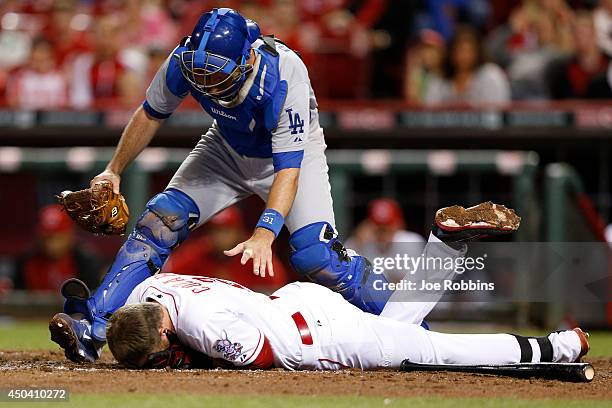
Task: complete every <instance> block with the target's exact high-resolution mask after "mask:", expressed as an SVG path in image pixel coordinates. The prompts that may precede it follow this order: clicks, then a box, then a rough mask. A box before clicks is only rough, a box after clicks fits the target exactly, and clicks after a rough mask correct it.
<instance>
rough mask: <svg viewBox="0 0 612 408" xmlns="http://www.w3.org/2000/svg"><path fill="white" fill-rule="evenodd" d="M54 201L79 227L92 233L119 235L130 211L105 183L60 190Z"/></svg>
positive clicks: (110, 186) (124, 228)
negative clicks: (62, 207)
mask: <svg viewBox="0 0 612 408" xmlns="http://www.w3.org/2000/svg"><path fill="white" fill-rule="evenodd" d="M57 200H58V201H59V203H60V204H61V205H63V206H64V209H65V210H66V212H67V213H68V215H69V216H70V218H72V219H73V220H74V222H76V223H77V224H78V225H79V226H80V227H81V228H83V229H84V230H86V231H89V232H92V233H94V234H106V235H123V234H125V230H126V228H127V223H128V219H129V216H130V212H129V209H128V206H127V204H126V203H125V199H124V198H123V196H122V195H121V194H115V193H114V192H113V185H112V184H111V183H110V182H109V181H103V182H100V183H96V184H94V185H93V186H92V187H91V188H88V189H85V190H80V191H63V192H62V193H60V194H59V195H58V196H57Z"/></svg>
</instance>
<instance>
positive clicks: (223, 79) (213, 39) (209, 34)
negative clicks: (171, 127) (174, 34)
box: [174, 8, 259, 101]
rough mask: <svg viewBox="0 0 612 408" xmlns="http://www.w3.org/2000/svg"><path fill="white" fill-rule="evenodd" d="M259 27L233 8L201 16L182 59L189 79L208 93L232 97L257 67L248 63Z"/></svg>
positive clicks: (179, 56)
mask: <svg viewBox="0 0 612 408" xmlns="http://www.w3.org/2000/svg"><path fill="white" fill-rule="evenodd" d="M258 37H259V27H257V24H256V23H255V22H253V21H250V20H246V19H245V18H244V17H243V16H242V15H240V13H238V12H236V11H235V10H233V9H230V8H218V9H217V8H216V9H213V10H212V11H209V12H208V13H205V14H203V15H202V17H200V19H199V20H198V23H197V24H196V26H195V27H194V29H193V33H192V34H191V37H189V40H188V41H187V43H186V44H185V45H186V47H187V50H185V51H182V52H180V53H178V54H175V55H174V56H175V57H176V58H178V60H179V65H180V67H181V72H182V74H183V76H184V77H185V79H186V80H187V81H188V82H189V83H190V84H191V85H192V86H193V87H194V88H196V89H197V90H198V91H200V92H202V93H203V94H204V95H206V96H208V97H210V98H213V99H219V100H222V101H228V100H231V99H232V98H233V97H234V96H235V95H236V94H237V93H238V91H239V90H240V87H241V86H242V84H243V83H244V81H245V79H246V76H247V74H248V73H249V72H251V71H252V70H253V67H252V66H251V65H249V64H247V63H246V62H247V60H248V59H249V56H250V50H251V44H252V43H253V42H254V41H255V40H256V39H257V38H258Z"/></svg>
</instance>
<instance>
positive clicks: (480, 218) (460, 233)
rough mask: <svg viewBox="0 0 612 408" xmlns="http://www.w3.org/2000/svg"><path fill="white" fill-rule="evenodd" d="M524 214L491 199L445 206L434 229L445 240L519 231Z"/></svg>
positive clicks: (458, 239)
mask: <svg viewBox="0 0 612 408" xmlns="http://www.w3.org/2000/svg"><path fill="white" fill-rule="evenodd" d="M520 224H521V217H519V216H518V215H516V213H515V212H514V210H513V209H511V208H507V207H505V206H503V205H501V204H494V203H492V202H491V201H487V202H485V203H481V204H478V205H475V206H473V207H469V208H464V207H461V206H459V205H453V206H451V207H445V208H442V209H440V210H438V211H437V212H436V217H435V222H434V228H433V232H434V234H435V235H436V236H437V237H438V238H440V239H441V240H442V241H444V242H466V241H472V240H475V239H478V238H483V237H487V236H493V235H502V234H510V233H512V232H514V231H516V230H518V228H519V225H520Z"/></svg>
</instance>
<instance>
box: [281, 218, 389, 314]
mask: <svg viewBox="0 0 612 408" xmlns="http://www.w3.org/2000/svg"><path fill="white" fill-rule="evenodd" d="M289 244H290V245H291V249H292V253H291V257H290V262H291V265H292V266H293V268H294V269H295V270H296V271H297V272H298V273H299V274H300V275H303V276H306V277H307V278H308V279H310V280H312V281H313V282H316V283H318V284H320V285H323V286H326V287H328V288H330V289H331V290H333V291H334V292H338V293H339V294H341V295H342V296H343V297H344V298H345V299H346V300H348V301H349V302H350V303H352V304H353V305H355V306H357V307H358V308H360V309H361V310H363V311H364V312H368V313H372V314H376V315H379V314H380V313H381V312H382V310H383V308H384V307H385V304H386V303H387V301H388V300H389V297H391V294H392V293H393V292H392V291H390V290H388V289H387V288H388V286H387V285H386V283H387V279H386V278H385V276H384V275H382V274H376V273H374V272H373V271H372V265H371V264H370V262H369V261H368V260H367V259H366V258H364V257H362V256H359V255H357V253H355V251H352V250H350V249H349V250H347V249H346V248H345V247H344V245H342V243H341V242H340V241H339V240H338V239H337V234H336V233H335V231H334V228H333V227H332V226H331V225H330V224H328V223H326V222H317V223H314V224H309V225H306V226H305V227H302V228H300V229H299V230H297V231H296V232H294V233H293V234H292V235H291V238H290V239H289Z"/></svg>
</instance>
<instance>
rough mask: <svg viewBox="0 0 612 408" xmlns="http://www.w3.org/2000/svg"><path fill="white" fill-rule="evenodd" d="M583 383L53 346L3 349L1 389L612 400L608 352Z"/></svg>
mask: <svg viewBox="0 0 612 408" xmlns="http://www.w3.org/2000/svg"><path fill="white" fill-rule="evenodd" d="M591 362H592V363H593V366H594V367H595V370H596V374H595V379H594V380H593V381H592V382H591V383H588V384H581V383H564V382H560V381H551V380H540V379H511V378H504V377H497V376H490V375H475V374H461V373H401V372H396V371H376V372H362V371H357V370H345V371H338V372H313V371H307V372H305V371H302V372H288V371H283V370H271V371H229V370H212V371H207V370H149V371H137V370H136V371H135V370H126V369H122V368H120V367H119V366H117V365H116V364H114V363H113V362H112V360H111V358H110V356H109V355H108V354H107V355H106V356H105V357H103V358H102V361H101V362H99V363H96V364H95V365H93V364H92V365H77V364H73V363H70V362H68V361H67V360H66V359H65V358H64V356H63V354H62V353H60V352H59V351H57V352H50V351H32V352H22V351H21V352H20V351H4V352H0V383H1V384H2V388H12V387H40V388H42V387H45V388H67V389H68V390H69V391H70V392H71V393H102V394H105V393H130V392H137V393H151V394H160V393H162V394H163V393H174V394H179V393H185V394H241V395H245V394H246V395H249V394H258V395H261V394H276V395H282V394H286V395H370V396H384V397H402V396H406V397H407V396H438V397H488V398H490V397H495V396H505V397H520V398H534V399H536V398H555V399H557V398H559V399H596V400H605V399H612V386H611V385H612V359H601V358H599V359H592V360H591Z"/></svg>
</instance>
